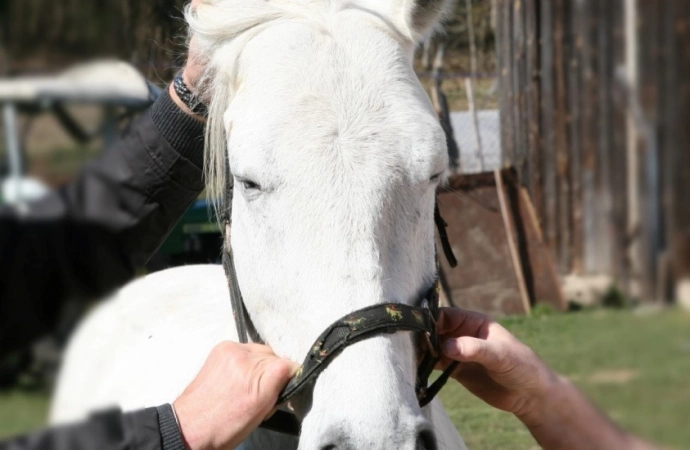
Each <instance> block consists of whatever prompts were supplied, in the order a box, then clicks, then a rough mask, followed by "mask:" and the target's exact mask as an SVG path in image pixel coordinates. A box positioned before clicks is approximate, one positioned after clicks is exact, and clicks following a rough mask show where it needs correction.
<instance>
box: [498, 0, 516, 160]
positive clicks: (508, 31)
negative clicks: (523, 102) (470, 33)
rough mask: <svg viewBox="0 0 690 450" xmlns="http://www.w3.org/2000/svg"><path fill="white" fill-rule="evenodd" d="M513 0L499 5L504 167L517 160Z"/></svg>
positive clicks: (507, 0) (504, 1) (500, 107)
mask: <svg viewBox="0 0 690 450" xmlns="http://www.w3.org/2000/svg"><path fill="white" fill-rule="evenodd" d="M511 4H512V0H499V1H498V3H497V9H498V11H497V16H498V17H497V22H498V27H497V29H496V47H497V53H498V68H499V77H498V81H499V98H498V102H499V110H500V111H499V114H500V121H501V150H502V160H503V165H504V166H509V165H511V164H512V162H513V161H514V159H515V141H514V130H515V125H514V123H513V106H512V105H513V85H512V82H511V73H512V70H513V67H512V56H511V55H512V45H513V43H512V21H511V12H512V7H511Z"/></svg>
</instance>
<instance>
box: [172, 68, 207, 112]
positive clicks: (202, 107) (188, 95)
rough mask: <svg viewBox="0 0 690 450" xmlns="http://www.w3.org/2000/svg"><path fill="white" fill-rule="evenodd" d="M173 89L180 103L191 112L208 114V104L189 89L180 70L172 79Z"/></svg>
mask: <svg viewBox="0 0 690 450" xmlns="http://www.w3.org/2000/svg"><path fill="white" fill-rule="evenodd" d="M173 89H175V93H176V94H177V96H178V97H180V100H182V103H184V104H185V106H187V108H189V110H190V111H191V112H193V113H194V114H196V115H197V116H201V117H207V116H208V106H206V104H205V103H204V102H202V101H201V100H200V99H199V97H197V96H196V95H195V94H194V93H193V92H192V91H191V89H189V87H188V86H187V85H186V84H185V82H184V78H183V77H182V72H180V73H178V74H177V76H176V77H175V80H174V81H173Z"/></svg>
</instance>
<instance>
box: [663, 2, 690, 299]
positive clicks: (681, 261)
mask: <svg viewBox="0 0 690 450" xmlns="http://www.w3.org/2000/svg"><path fill="white" fill-rule="evenodd" d="M665 29H666V30H667V33H668V38H667V41H666V43H665V44H666V46H667V47H666V48H669V50H670V54H669V58H668V60H667V63H668V65H669V66H668V67H669V75H668V76H667V78H666V80H667V81H666V87H667V90H668V95H667V98H668V104H667V108H668V114H667V121H666V123H667V126H668V129H669V134H670V136H671V140H670V141H669V142H668V143H667V148H666V154H667V155H668V157H667V161H668V169H669V170H668V173H669V175H670V176H669V177H668V178H669V182H668V195H669V201H668V203H667V208H666V210H665V217H667V219H668V222H669V226H668V228H669V235H670V236H669V237H670V248H671V252H670V253H671V258H672V265H673V272H674V275H675V280H674V281H675V291H676V292H675V296H676V300H677V301H679V302H683V304H685V305H686V306H687V305H690V297H688V295H689V294H690V292H688V290H687V287H688V284H689V283H690V208H688V200H687V197H688V192H689V191H690V187H689V185H690V149H689V144H688V143H689V142H690V127H689V126H688V117H690V2H669V5H668V16H667V18H666V27H665ZM683 286H685V288H683V289H681V287H683Z"/></svg>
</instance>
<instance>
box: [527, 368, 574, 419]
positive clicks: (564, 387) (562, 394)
mask: <svg viewBox="0 0 690 450" xmlns="http://www.w3.org/2000/svg"><path fill="white" fill-rule="evenodd" d="M540 378H542V381H540V382H539V383H538V385H537V388H536V389H534V390H533V391H532V392H531V393H530V395H529V396H528V397H527V398H526V400H525V405H524V407H523V408H522V410H521V411H518V412H517V413H516V414H515V415H516V417H517V418H518V419H519V420H520V421H521V422H522V423H523V424H525V426H527V428H529V429H533V428H537V427H541V426H544V425H545V424H546V423H547V422H548V421H549V420H554V419H557V418H556V417H555V415H557V414H558V413H559V411H560V410H561V408H562V407H563V404H564V403H565V402H567V398H568V396H569V393H570V392H571V391H572V390H573V389H574V387H573V385H572V384H571V383H570V381H569V380H568V379H567V378H565V377H562V376H560V375H558V374H556V373H553V372H550V371H547V373H545V374H543V375H541V376H540Z"/></svg>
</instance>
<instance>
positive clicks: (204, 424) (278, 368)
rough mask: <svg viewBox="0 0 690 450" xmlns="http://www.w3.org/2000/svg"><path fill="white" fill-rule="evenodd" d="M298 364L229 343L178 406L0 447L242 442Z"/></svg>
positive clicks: (170, 447)
mask: <svg viewBox="0 0 690 450" xmlns="http://www.w3.org/2000/svg"><path fill="white" fill-rule="evenodd" d="M297 367H298V365H297V364H295V363H293V362H292V361H289V360H285V359H282V358H278V357H277V356H275V355H274V354H273V352H272V351H271V349H270V348H268V347H266V346H263V345H258V344H237V343H233V342H224V343H221V344H219V345H217V346H216V347H215V348H214V349H213V351H212V352H211V353H210V355H209V357H208V359H207V360H206V362H205V363H204V366H203V367H202V369H201V371H200V372H199V374H198V375H197V377H196V378H195V379H194V381H192V383H191V384H190V385H189V387H187V389H186V390H185V391H184V392H183V393H182V395H180V397H179V398H178V399H177V400H176V401H175V402H174V411H175V412H174V413H173V408H172V407H171V406H170V405H162V406H160V407H158V408H148V409H145V410H141V411H136V412H131V413H126V414H122V413H121V412H120V411H119V410H111V411H107V412H105V413H99V414H96V415H94V416H92V417H91V418H90V419H89V420H88V421H85V422H82V423H79V424H74V425H68V426H64V427H56V428H49V429H46V430H43V431H40V432H38V433H34V434H32V435H29V436H26V437H22V438H17V439H14V440H11V441H6V442H0V450H63V449H64V450H68V449H69V450H81V449H96V448H97V449H110V448H112V449H132V450H134V449H136V450H158V449H163V450H183V449H191V450H207V449H214V450H215V449H218V450H226V449H231V448H235V447H236V446H238V445H239V444H240V443H241V442H242V441H243V440H244V439H246V437H247V436H249V434H250V433H251V432H252V431H253V430H254V429H255V428H256V427H258V426H259V424H260V423H261V422H262V421H263V420H265V419H266V418H267V417H268V416H270V415H271V413H272V411H273V410H274V408H275V404H276V401H277V399H278V395H279V394H280V392H281V390H282V389H283V388H284V387H285V385H286V384H287V382H288V381H289V380H290V378H291V377H292V376H293V375H294V373H295V372H296V370H297ZM175 414H176V416H177V419H176V418H175ZM178 422H179V426H178Z"/></svg>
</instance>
